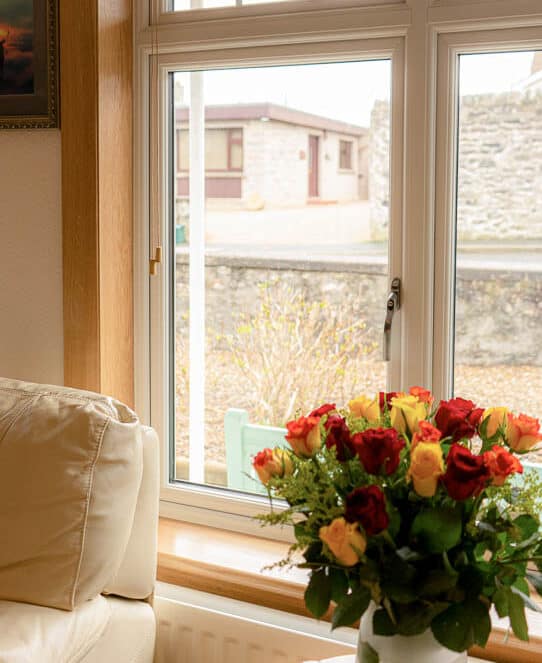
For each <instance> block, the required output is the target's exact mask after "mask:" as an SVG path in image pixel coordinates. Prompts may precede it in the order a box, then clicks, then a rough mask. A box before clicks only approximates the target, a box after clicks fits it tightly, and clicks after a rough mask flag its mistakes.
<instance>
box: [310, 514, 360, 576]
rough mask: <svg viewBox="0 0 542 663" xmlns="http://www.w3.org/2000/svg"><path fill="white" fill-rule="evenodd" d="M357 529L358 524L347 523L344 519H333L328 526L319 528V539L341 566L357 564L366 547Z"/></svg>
mask: <svg viewBox="0 0 542 663" xmlns="http://www.w3.org/2000/svg"><path fill="white" fill-rule="evenodd" d="M358 528H359V523H347V522H346V520H345V519H344V518H335V520H334V521H333V522H332V523H330V524H329V525H325V526H324V527H320V532H319V536H320V539H321V540H322V541H323V542H324V543H325V544H326V545H327V547H328V548H329V549H330V550H331V552H332V553H333V555H334V556H335V558H336V559H337V561H338V562H339V564H342V565H343V566H354V564H357V563H358V561H359V556H360V555H363V553H364V552H365V548H366V547H367V540H366V539H365V536H364V535H363V534H362V533H361V532H360V531H359V529H358Z"/></svg>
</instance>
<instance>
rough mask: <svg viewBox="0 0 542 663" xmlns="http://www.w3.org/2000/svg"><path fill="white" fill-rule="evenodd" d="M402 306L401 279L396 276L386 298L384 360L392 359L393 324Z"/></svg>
mask: <svg viewBox="0 0 542 663" xmlns="http://www.w3.org/2000/svg"><path fill="white" fill-rule="evenodd" d="M400 308H401V279H399V278H397V277H396V278H394V279H393V281H392V282H391V287H390V292H389V294H388V299H387V300H386V319H385V321H384V341H383V346H382V347H383V355H384V356H383V360H384V361H389V360H390V354H391V353H390V347H391V324H392V322H393V314H394V313H395V311H398V310H399V309H400Z"/></svg>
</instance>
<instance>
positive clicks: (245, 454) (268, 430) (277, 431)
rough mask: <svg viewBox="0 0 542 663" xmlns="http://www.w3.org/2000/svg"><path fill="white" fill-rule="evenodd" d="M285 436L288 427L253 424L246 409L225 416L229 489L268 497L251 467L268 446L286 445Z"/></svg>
mask: <svg viewBox="0 0 542 663" xmlns="http://www.w3.org/2000/svg"><path fill="white" fill-rule="evenodd" d="M285 434H286V429H285V428H276V427H274V426H257V425H255V424H250V423H249V422H248V412H247V411H246V410H239V409H236V408H230V409H229V410H228V411H227V412H226V416H225V417H224V437H225V442H226V467H227V475H228V488H231V489H233V490H242V491H245V492H250V493H260V494H262V495H267V491H266V490H265V488H264V487H263V486H262V484H261V483H260V481H259V479H258V477H257V475H256V472H255V471H254V469H253V467H252V459H253V458H254V456H255V455H256V454H257V453H258V451H261V450H262V449H265V447H269V448H271V449H272V448H273V447H276V446H282V445H283V444H286V442H285V440H284V435H285ZM247 475H248V476H247Z"/></svg>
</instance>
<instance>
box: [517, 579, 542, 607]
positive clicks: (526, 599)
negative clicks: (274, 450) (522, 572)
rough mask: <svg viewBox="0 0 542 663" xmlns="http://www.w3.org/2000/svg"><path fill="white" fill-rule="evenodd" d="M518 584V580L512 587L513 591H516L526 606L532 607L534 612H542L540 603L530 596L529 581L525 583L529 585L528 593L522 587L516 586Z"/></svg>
mask: <svg viewBox="0 0 542 663" xmlns="http://www.w3.org/2000/svg"><path fill="white" fill-rule="evenodd" d="M517 584H518V581H516V582H515V583H514V585H512V587H510V589H511V590H512V592H514V594H517V595H518V596H519V597H520V599H521V600H522V601H523V603H524V605H525V607H527V608H530V609H531V610H533V612H542V608H541V607H540V606H539V605H538V603H536V602H535V601H533V599H532V598H531V597H530V596H529V587H528V585H527V583H525V585H527V593H525V592H522V591H521V589H518V588H517V587H516V585H517Z"/></svg>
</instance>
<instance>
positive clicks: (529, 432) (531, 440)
mask: <svg viewBox="0 0 542 663" xmlns="http://www.w3.org/2000/svg"><path fill="white" fill-rule="evenodd" d="M506 441H507V442H508V444H509V445H510V447H511V448H512V449H513V450H514V451H517V452H522V451H529V449H532V448H533V447H534V446H535V444H538V442H541V441H542V435H541V434H540V422H539V421H538V419H535V418H534V417H528V416H527V415H526V414H520V415H519V417H515V416H514V415H513V414H509V415H508V421H507V426H506Z"/></svg>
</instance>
